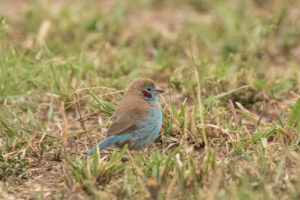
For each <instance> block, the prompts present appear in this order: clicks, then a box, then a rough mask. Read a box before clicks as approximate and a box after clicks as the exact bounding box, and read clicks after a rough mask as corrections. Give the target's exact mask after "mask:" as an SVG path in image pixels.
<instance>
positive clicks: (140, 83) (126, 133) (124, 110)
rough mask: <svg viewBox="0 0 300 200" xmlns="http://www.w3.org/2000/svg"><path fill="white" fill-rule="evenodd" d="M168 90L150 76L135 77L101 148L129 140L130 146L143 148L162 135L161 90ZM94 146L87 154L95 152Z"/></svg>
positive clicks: (116, 112)
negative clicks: (149, 77)
mask: <svg viewBox="0 0 300 200" xmlns="http://www.w3.org/2000/svg"><path fill="white" fill-rule="evenodd" d="M163 92H164V90H163V89H161V88H160V87H158V86H155V84H154V82H153V81H152V80H150V79H146V78H138V79H135V80H133V81H132V82H131V83H130V84H129V86H128V87H127V90H126V92H125V94H124V96H123V98H122V100H121V101H120V103H119V105H118V106H117V109H116V111H115V113H114V115H113V117H112V124H111V126H110V127H109V128H108V130H107V138H106V139H105V140H103V141H101V142H100V143H98V148H99V149H100V150H102V149H105V148H106V147H108V146H111V145H115V146H117V147H119V148H121V147H123V146H124V145H125V144H128V147H129V149H133V150H141V149H143V148H145V147H147V146H148V145H150V144H152V143H153V142H154V140H155V139H156V138H157V137H158V134H159V132H160V128H161V124H162V112H161V106H160V104H159V102H158V94H160V93H163ZM93 152H94V148H93V149H92V150H91V151H90V152H89V153H88V154H87V157H88V156H90V155H92V154H93Z"/></svg>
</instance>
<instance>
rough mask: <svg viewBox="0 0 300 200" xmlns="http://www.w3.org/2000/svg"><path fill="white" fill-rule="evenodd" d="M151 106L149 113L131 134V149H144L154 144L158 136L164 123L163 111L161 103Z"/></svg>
mask: <svg viewBox="0 0 300 200" xmlns="http://www.w3.org/2000/svg"><path fill="white" fill-rule="evenodd" d="M156 104H157V106H155V107H150V108H149V110H148V112H147V114H146V115H145V116H144V117H143V119H142V120H141V121H140V122H139V123H138V125H137V127H136V129H135V130H134V131H133V132H132V133H131V134H130V135H131V137H130V139H129V140H130V143H129V146H130V148H131V149H136V150H138V149H142V148H145V147H146V146H148V145H150V144H152V143H153V142H154V140H155V139H156V138H157V137H158V134H159V132H160V128H161V124H162V112H161V106H160V104H159V103H156ZM126 135H127V134H126Z"/></svg>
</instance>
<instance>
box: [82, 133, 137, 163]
mask: <svg viewBox="0 0 300 200" xmlns="http://www.w3.org/2000/svg"><path fill="white" fill-rule="evenodd" d="M130 136H131V135H130V134H122V135H112V136H110V137H108V138H106V139H105V140H103V141H101V142H99V143H98V148H99V150H102V149H105V148H106V147H109V146H111V145H114V144H116V143H120V144H122V143H123V142H125V141H126V140H128V139H129V138H130ZM94 149H95V148H93V149H92V150H90V151H89V152H88V154H87V155H86V157H89V156H90V155H92V154H93V153H94Z"/></svg>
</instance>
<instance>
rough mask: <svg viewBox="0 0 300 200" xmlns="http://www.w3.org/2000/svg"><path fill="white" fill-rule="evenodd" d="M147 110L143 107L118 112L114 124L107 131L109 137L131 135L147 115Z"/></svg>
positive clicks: (114, 117)
mask: <svg viewBox="0 0 300 200" xmlns="http://www.w3.org/2000/svg"><path fill="white" fill-rule="evenodd" d="M145 112H146V110H145V109H144V108H141V107H134V108H131V109H120V110H117V111H116V113H115V114H114V116H113V118H112V119H113V122H112V124H111V126H110V127H109V128H108V130H107V136H111V135H118V134H124V133H129V132H130V131H132V130H134V128H135V126H136V125H137V123H138V122H139V121H140V120H141V119H142V117H143V116H144V115H145Z"/></svg>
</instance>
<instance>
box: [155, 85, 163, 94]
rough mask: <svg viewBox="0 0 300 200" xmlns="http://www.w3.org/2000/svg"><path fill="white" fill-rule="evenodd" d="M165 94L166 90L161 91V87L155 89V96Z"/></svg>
mask: <svg viewBox="0 0 300 200" xmlns="http://www.w3.org/2000/svg"><path fill="white" fill-rule="evenodd" d="M163 92H164V90H163V89H161V88H160V87H158V86H156V87H155V94H159V93H163Z"/></svg>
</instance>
